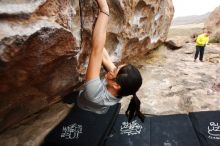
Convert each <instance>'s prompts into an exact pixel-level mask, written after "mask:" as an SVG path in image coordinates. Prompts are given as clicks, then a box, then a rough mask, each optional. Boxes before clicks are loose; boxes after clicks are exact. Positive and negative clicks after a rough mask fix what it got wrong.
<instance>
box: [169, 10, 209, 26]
mask: <svg viewBox="0 0 220 146" xmlns="http://www.w3.org/2000/svg"><path fill="white" fill-rule="evenodd" d="M209 14H210V12H209V13H206V14H203V15H191V16H184V17H176V18H174V19H173V21H172V26H175V25H186V24H198V23H204V22H205V20H206V19H207V18H208V16H209Z"/></svg>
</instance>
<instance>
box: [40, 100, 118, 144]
mask: <svg viewBox="0 0 220 146" xmlns="http://www.w3.org/2000/svg"><path fill="white" fill-rule="evenodd" d="M119 110H120V104H116V105H114V106H112V107H111V108H110V109H109V111H108V112H107V113H106V114H95V113H92V112H88V111H84V110H82V109H80V108H78V107H75V108H74V109H72V111H71V112H70V113H69V114H68V116H67V117H66V118H65V119H64V120H63V121H62V122H61V123H60V124H59V125H58V126H56V127H55V128H54V129H53V130H52V131H51V132H50V133H49V134H48V136H47V137H46V138H45V140H44V143H43V144H42V146H103V142H104V140H105V137H106V136H107V135H108V133H109V132H110V130H111V128H112V126H113V123H114V121H115V119H116V117H117V115H118V113H119Z"/></svg>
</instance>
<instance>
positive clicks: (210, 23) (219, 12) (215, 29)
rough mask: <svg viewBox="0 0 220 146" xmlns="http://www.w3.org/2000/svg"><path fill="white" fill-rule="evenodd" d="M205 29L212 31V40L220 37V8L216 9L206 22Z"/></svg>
mask: <svg viewBox="0 0 220 146" xmlns="http://www.w3.org/2000/svg"><path fill="white" fill-rule="evenodd" d="M205 28H206V29H208V30H211V32H212V35H211V38H215V37H219V36H220V6H218V7H217V8H215V10H214V11H213V12H211V14H210V15H209V17H208V19H207V20H206V22H205Z"/></svg>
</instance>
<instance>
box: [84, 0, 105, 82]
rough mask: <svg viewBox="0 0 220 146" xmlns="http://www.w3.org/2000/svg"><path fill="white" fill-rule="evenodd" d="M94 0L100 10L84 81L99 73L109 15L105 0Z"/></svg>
mask: <svg viewBox="0 0 220 146" xmlns="http://www.w3.org/2000/svg"><path fill="white" fill-rule="evenodd" d="M96 1H97V2H98V5H99V9H100V12H99V15H98V18H97V21H96V24H95V27H94V31H93V36H92V52H91V55H90V58H89V64H88V68H87V71H86V81H89V80H92V79H94V78H96V77H98V76H99V75H100V70H101V65H102V59H103V48H104V45H105V40H106V30H107V24H108V17H109V8H108V4H107V2H106V0H96Z"/></svg>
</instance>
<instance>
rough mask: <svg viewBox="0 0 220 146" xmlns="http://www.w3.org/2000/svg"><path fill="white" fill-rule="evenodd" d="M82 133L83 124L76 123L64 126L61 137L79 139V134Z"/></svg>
mask: <svg viewBox="0 0 220 146" xmlns="http://www.w3.org/2000/svg"><path fill="white" fill-rule="evenodd" d="M81 133H82V125H77V124H76V123H74V124H71V125H69V126H63V129H62V133H61V135H60V137H61V138H65V139H78V138H79V134H81Z"/></svg>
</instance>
